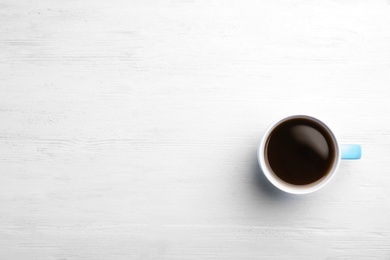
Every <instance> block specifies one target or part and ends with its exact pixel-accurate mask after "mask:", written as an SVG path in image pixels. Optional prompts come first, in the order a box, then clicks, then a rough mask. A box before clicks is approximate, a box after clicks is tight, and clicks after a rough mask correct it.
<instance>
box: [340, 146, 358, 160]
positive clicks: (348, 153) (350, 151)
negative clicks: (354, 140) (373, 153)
mask: <svg viewBox="0 0 390 260" xmlns="http://www.w3.org/2000/svg"><path fill="white" fill-rule="evenodd" d="M340 150H341V159H343V160H357V159H360V158H361V157H362V148H361V147H360V145H358V144H342V145H340Z"/></svg>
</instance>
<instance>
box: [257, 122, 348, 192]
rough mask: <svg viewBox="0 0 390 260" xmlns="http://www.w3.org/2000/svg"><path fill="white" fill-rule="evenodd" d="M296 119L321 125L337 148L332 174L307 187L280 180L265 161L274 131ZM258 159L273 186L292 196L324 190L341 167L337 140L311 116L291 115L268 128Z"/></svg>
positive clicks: (322, 124)
mask: <svg viewBox="0 0 390 260" xmlns="http://www.w3.org/2000/svg"><path fill="white" fill-rule="evenodd" d="M294 118H303V119H307V120H311V121H314V122H316V123H318V124H320V125H321V126H322V127H324V128H325V130H327V131H328V133H329V135H330V136H331V137H332V141H333V145H334V147H335V159H334V161H333V166H332V168H331V170H330V172H329V173H328V174H327V175H326V176H325V177H324V178H322V179H320V180H317V181H315V182H313V183H310V184H306V185H295V184H291V183H288V182H285V181H284V180H282V179H280V178H279V177H277V176H276V174H275V173H273V172H272V170H271V169H269V166H268V165H267V163H266V160H265V145H266V142H267V139H268V137H269V135H270V133H271V132H272V130H273V129H275V128H276V127H277V126H278V125H280V124H281V123H283V122H285V121H287V120H290V119H294ZM257 159H258V162H259V165H260V168H261V170H262V172H263V174H264V175H265V177H266V178H267V179H268V181H269V182H271V184H273V185H274V186H275V187H276V188H278V189H279V190H282V191H284V192H287V193H290V194H308V193H312V192H314V191H317V190H319V189H321V188H323V187H324V186H326V185H327V184H328V183H329V182H330V181H331V180H332V179H333V177H334V175H335V173H336V172H337V169H338V167H339V165H340V160H341V153H340V146H339V143H338V141H337V138H336V136H335V135H334V133H333V131H332V130H331V129H330V127H329V126H328V125H327V124H326V123H324V122H323V121H321V120H319V119H318V118H316V117H313V116H309V115H289V116H284V117H281V118H279V119H278V120H276V121H274V122H273V123H272V124H271V125H270V126H269V127H268V128H267V130H266V131H265V133H264V134H263V137H262V139H261V141H260V144H259V146H258V149H257Z"/></svg>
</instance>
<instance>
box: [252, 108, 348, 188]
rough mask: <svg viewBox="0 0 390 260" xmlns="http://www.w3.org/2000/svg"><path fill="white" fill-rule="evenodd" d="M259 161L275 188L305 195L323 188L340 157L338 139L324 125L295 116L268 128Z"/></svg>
mask: <svg viewBox="0 0 390 260" xmlns="http://www.w3.org/2000/svg"><path fill="white" fill-rule="evenodd" d="M258 159H259V164H260V167H261V168H262V170H263V172H264V174H265V176H266V177H267V179H268V180H269V181H270V182H271V183H272V184H273V185H274V186H276V187H277V188H279V189H280V190H283V191H285V192H288V193H294V194H304V193H310V192H313V191H316V190H318V189H320V188H322V187H323V186H325V185H326V184H327V183H328V182H329V181H330V180H331V178H332V176H333V175H334V173H335V172H336V170H337V168H338V166H339V162H340V159H341V157H340V149H339V145H338V142H337V139H336V137H335V136H334V134H333V132H332V131H331V130H330V128H329V127H328V126H327V125H326V124H325V123H323V122H322V121H320V120H318V119H316V118H313V117H310V116H303V115H297V116H290V117H286V118H284V119H281V120H279V121H277V122H275V123H274V124H272V125H271V127H270V128H269V129H268V130H267V131H266V133H265V135H264V136H263V139H262V141H261V143H260V146H259V149H258Z"/></svg>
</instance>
